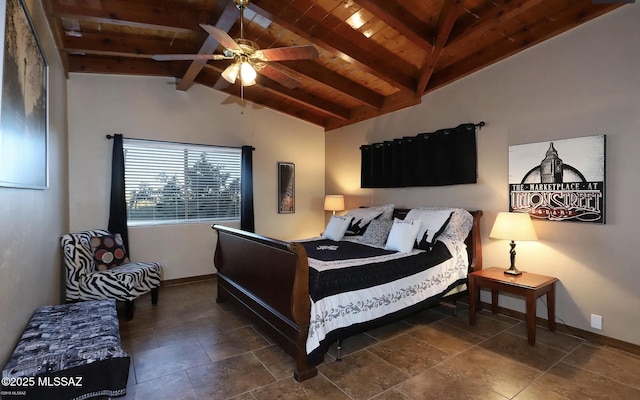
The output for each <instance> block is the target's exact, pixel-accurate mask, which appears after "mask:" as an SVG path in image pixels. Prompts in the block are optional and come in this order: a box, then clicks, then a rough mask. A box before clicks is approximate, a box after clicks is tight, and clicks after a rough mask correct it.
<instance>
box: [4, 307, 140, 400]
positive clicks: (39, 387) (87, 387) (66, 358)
mask: <svg viewBox="0 0 640 400" xmlns="http://www.w3.org/2000/svg"><path fill="white" fill-rule="evenodd" d="M128 377H129V356H128V355H127V353H125V352H124V351H123V350H122V348H121V347H120V334H119V325H118V316H117V313H116V302H115V300H95V301H85V302H78V303H72V304H64V305H59V306H45V307H41V308H38V309H37V310H36V311H35V313H34V314H33V316H32V317H31V320H30V321H29V323H28V324H27V327H26V328H25V330H24V332H23V334H22V337H21V338H20V341H19V342H18V344H17V346H16V348H15V350H14V352H13V354H12V355H11V357H10V358H9V360H8V361H7V363H6V365H5V366H4V369H3V370H2V399H21V400H25V399H38V400H40V399H65V400H68V399H88V398H91V397H95V396H110V397H111V396H122V395H124V394H126V390H127V379H128Z"/></svg>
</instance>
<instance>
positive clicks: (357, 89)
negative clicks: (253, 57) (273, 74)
mask: <svg viewBox="0 0 640 400" xmlns="http://www.w3.org/2000/svg"><path fill="white" fill-rule="evenodd" d="M278 64H280V65H282V66H284V67H286V68H289V69H291V70H292V71H295V72H296V73H299V74H302V75H304V76H305V77H306V78H307V79H311V80H313V81H314V82H316V83H318V84H321V85H323V86H324V87H326V88H329V89H331V90H335V91H337V92H339V93H341V94H343V95H345V96H349V97H350V98H352V99H353V100H355V101H358V102H360V103H362V104H364V105H366V106H369V107H373V108H375V109H380V108H381V107H382V104H383V102H384V96H382V95H381V94H379V93H377V92H375V91H373V90H371V89H368V88H366V87H365V86H362V85H360V84H359V83H356V82H354V81H352V80H350V79H347V78H345V77H344V76H342V75H340V74H339V73H337V72H333V71H331V70H330V69H327V68H324V67H322V66H320V65H318V64H317V63H315V62H313V61H302V60H294V61H280V62H279V63H278Z"/></svg>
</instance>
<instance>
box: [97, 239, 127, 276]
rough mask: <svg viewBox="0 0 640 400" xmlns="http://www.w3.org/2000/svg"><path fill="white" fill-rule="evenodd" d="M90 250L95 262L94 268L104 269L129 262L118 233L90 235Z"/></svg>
mask: <svg viewBox="0 0 640 400" xmlns="http://www.w3.org/2000/svg"><path fill="white" fill-rule="evenodd" d="M91 250H92V251H93V258H94V259H95V262H96V270H98V271H106V270H108V269H111V268H113V267H117V266H118V265H122V264H126V263H128V262H129V257H127V252H126V250H125V248H124V242H123V241H122V236H120V234H119V233H116V234H113V235H106V236H92V237H91Z"/></svg>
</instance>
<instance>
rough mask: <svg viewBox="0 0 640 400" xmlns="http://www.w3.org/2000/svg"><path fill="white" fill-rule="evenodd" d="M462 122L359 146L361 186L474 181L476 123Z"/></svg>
mask: <svg viewBox="0 0 640 400" xmlns="http://www.w3.org/2000/svg"><path fill="white" fill-rule="evenodd" d="M483 125H484V123H482V122H481V123H480V124H478V125H476V124H462V125H459V126H458V127H456V128H450V129H439V130H437V131H435V132H431V133H421V134H419V135H417V136H405V137H403V138H399V139H393V140H392V141H385V142H383V143H372V144H370V145H363V146H361V147H360V150H361V156H362V164H361V166H362V168H361V171H360V172H361V178H362V182H361V186H362V187H363V188H385V187H413V186H442V185H458V184H467V183H476V182H477V175H478V173H477V172H478V167H477V164H478V156H477V146H476V126H480V127H481V126H483Z"/></svg>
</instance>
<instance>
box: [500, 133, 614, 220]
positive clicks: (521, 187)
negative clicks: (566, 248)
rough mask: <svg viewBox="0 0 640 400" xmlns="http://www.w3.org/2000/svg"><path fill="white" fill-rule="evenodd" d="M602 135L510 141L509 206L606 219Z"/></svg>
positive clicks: (543, 215) (550, 216)
mask: <svg viewBox="0 0 640 400" xmlns="http://www.w3.org/2000/svg"><path fill="white" fill-rule="evenodd" d="M605 194H606V193H605V135H599V136H589V137H583V138H576V139H564V140H554V141H548V142H540V143H531V144H522V145H516V146H509V211H512V212H526V213H529V214H530V215H531V217H532V218H537V219H547V220H550V221H576V222H592V223H599V224H604V223H605Z"/></svg>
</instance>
